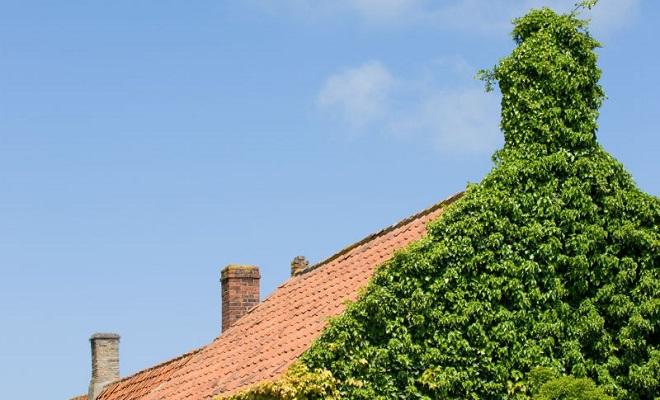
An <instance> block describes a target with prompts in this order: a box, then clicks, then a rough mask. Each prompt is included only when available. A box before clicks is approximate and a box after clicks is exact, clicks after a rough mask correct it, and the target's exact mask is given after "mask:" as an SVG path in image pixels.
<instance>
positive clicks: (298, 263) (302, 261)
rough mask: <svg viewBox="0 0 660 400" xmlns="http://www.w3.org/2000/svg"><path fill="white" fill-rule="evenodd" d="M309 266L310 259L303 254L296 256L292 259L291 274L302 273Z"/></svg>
mask: <svg viewBox="0 0 660 400" xmlns="http://www.w3.org/2000/svg"><path fill="white" fill-rule="evenodd" d="M307 267H309V261H307V259H306V258H305V257H303V256H296V257H295V258H294V259H293V261H291V276H296V275H299V274H301V273H302V272H303V271H304V270H305V269H306V268H307Z"/></svg>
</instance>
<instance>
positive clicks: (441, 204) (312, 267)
mask: <svg viewBox="0 0 660 400" xmlns="http://www.w3.org/2000/svg"><path fill="white" fill-rule="evenodd" d="M464 193H465V192H464V191H461V192H458V193H454V194H452V195H451V196H449V197H447V198H445V199H444V200H442V201H440V202H438V203H435V204H433V205H432V206H430V207H428V208H425V209H423V210H422V211H420V212H418V213H415V214H413V215H411V216H409V217H406V218H404V219H402V220H401V221H399V222H397V223H395V224H393V225H390V226H388V227H385V228H383V229H381V230H379V231H378V232H375V233H372V234H371V235H368V236H366V237H364V238H363V239H361V240H359V241H357V242H355V243H353V244H350V245H348V246H346V247H344V248H343V249H341V250H339V251H338V252H337V253H335V254H333V255H331V256H330V257H328V258H325V259H323V260H321V261H319V262H318V263H316V264H314V265H310V266H309V267H307V268H305V269H303V270H302V271H300V273H299V274H298V275H297V276H301V275H304V274H306V273H308V272H310V271H313V270H315V269H316V268H319V267H321V266H323V265H325V264H327V263H329V262H331V261H333V260H335V259H337V258H339V257H341V256H342V255H344V254H346V253H348V252H350V251H351V250H353V249H355V248H356V247H359V246H361V245H363V244H365V243H368V242H370V241H372V240H373V239H375V238H377V237H380V236H383V235H385V234H387V233H389V232H391V231H393V230H395V229H397V228H400V227H402V226H403V225H406V224H408V223H410V222H411V221H414V220H416V219H418V218H420V217H423V216H425V215H427V214H430V213H432V212H433V211H435V210H437V209H439V208H443V207H445V206H447V205H449V204H451V203H453V202H454V201H456V200H458V199H459V198H460V197H461V196H463V194H464Z"/></svg>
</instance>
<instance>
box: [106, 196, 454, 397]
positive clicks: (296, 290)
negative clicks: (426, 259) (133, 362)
mask: <svg viewBox="0 0 660 400" xmlns="http://www.w3.org/2000/svg"><path fill="white" fill-rule="evenodd" d="M460 196H461V194H460V193H459V194H456V195H454V196H452V197H450V198H448V199H447V200H444V201H443V202H441V203H438V204H436V205H434V206H432V207H430V208H428V209H426V210H424V211H422V212H420V213H418V214H415V215H414V216H412V217H410V218H407V219H405V220H403V221H401V222H399V223H398V224H396V225H393V226H390V227H388V228H386V229H383V230H382V231H380V232H378V233H375V234H373V235H370V236H368V237H366V238H365V239H363V240H361V241H359V242H357V243H355V244H353V245H351V246H349V247H346V248H345V249H343V250H341V251H340V252H338V253H336V254H335V255H333V256H331V257H330V258H328V259H326V260H324V261H322V262H320V263H318V264H316V265H313V266H311V267H308V268H307V269H305V270H304V271H303V273H301V274H299V275H296V276H293V277H291V278H290V279H289V280H288V281H286V282H285V283H284V284H282V285H281V286H279V287H278V288H277V290H275V292H274V293H273V294H271V295H270V296H269V297H268V298H266V300H264V301H263V302H262V303H260V304H259V305H258V306H256V307H254V308H253V309H252V310H250V312H248V313H247V314H246V315H245V316H243V317H242V318H241V319H239V320H238V321H236V323H235V324H234V325H232V326H231V328H229V329H228V330H227V331H225V332H223V333H222V335H220V336H219V337H218V338H216V339H215V340H214V341H213V342H211V343H210V344H208V345H206V346H204V347H202V348H200V349H198V350H195V351H192V352H190V353H187V354H184V355H182V356H180V357H178V358H175V359H173V360H170V361H167V362H165V363H163V364H160V365H157V366H155V367H152V368H149V369H146V370H144V371H141V372H138V373H136V374H134V375H132V376H130V377H127V378H124V379H122V380H120V381H118V382H115V383H113V384H111V385H110V386H108V387H107V388H106V389H105V390H104V391H103V393H102V394H101V396H99V398H98V400H138V399H139V400H184V399H185V400H202V399H210V398H212V397H214V396H216V395H220V394H222V395H227V394H231V393H235V392H236V391H238V390H241V389H245V388H247V387H248V386H251V385H253V384H255V383H258V382H261V381H264V380H270V379H274V378H276V377H278V376H279V375H281V374H283V373H284V372H285V371H286V370H287V368H288V367H289V366H290V365H291V364H292V363H293V362H294V361H295V360H296V359H297V358H298V357H299V356H300V355H301V354H302V353H303V352H304V351H305V350H307V349H308V348H309V346H310V345H311V343H312V341H313V340H314V339H316V338H317V337H318V336H319V335H320V333H321V331H323V329H324V327H325V325H326V323H327V320H328V318H329V317H332V316H336V315H338V314H340V313H341V312H342V311H343V310H344V307H345V302H346V300H355V299H356V297H357V293H358V290H359V289H360V288H361V287H363V286H365V285H366V283H367V282H368V280H369V278H370V277H371V276H372V275H373V273H374V271H375V268H376V267H377V266H379V265H381V264H383V263H384V262H385V261H387V260H388V259H389V258H391V257H392V255H393V254H394V252H395V251H396V250H398V249H401V248H403V247H404V246H406V245H408V244H410V243H411V242H414V241H416V240H419V239H421V238H422V237H423V236H424V234H425V233H426V225H427V224H428V222H429V221H431V220H433V219H435V218H437V217H438V216H439V215H440V214H441V213H442V211H443V209H444V207H445V206H446V205H448V204H450V203H452V202H453V201H454V200H456V199H457V198H459V197H460Z"/></svg>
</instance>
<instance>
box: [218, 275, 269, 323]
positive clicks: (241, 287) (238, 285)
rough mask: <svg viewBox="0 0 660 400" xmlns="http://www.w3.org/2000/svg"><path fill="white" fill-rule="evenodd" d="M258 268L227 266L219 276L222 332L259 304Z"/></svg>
mask: <svg viewBox="0 0 660 400" xmlns="http://www.w3.org/2000/svg"><path fill="white" fill-rule="evenodd" d="M260 277H261V276H260V275H259V268H258V267H255V266H252V265H228V266H226V267H225V268H224V269H223V270H222V273H221V275H220V283H221V286H222V331H223V332H224V331H226V330H227V329H229V328H230V327H231V326H232V325H233V324H234V322H236V321H237V320H238V319H239V318H241V317H242V316H243V315H245V314H246V313H247V312H248V311H249V310H250V309H251V308H252V307H254V306H256V305H257V304H259V279H260Z"/></svg>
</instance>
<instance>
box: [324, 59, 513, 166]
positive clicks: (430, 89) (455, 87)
mask: <svg viewBox="0 0 660 400" xmlns="http://www.w3.org/2000/svg"><path fill="white" fill-rule="evenodd" d="M473 72H474V69H473V68H471V67H468V64H467V63H466V62H465V60H463V59H462V58H460V57H454V58H445V59H440V60H434V61H433V62H431V63H429V66H428V67H427V68H425V69H424V70H423V71H422V73H420V74H419V75H420V77H415V78H412V79H405V78H399V77H395V76H394V75H393V74H392V73H391V72H390V71H389V70H388V69H387V68H386V67H385V66H384V65H383V64H381V63H379V62H369V63H366V64H364V65H361V66H358V67H356V68H352V69H348V70H345V71H342V72H340V73H338V74H336V75H333V76H331V77H330V78H328V79H327V80H326V82H325V84H324V85H323V87H322V89H321V91H320V94H319V97H318V104H319V106H320V108H321V109H322V110H323V111H327V112H330V113H331V114H332V115H333V116H335V117H338V118H339V119H340V120H341V121H342V122H343V123H345V124H347V125H348V126H349V127H350V128H351V129H352V130H353V131H357V132H361V133H364V134H369V133H372V134H375V133H378V134H383V133H384V134H388V135H389V136H391V137H395V138H398V139H399V140H417V141H421V142H425V143H428V144H429V145H432V146H435V147H437V148H438V149H439V150H440V151H442V152H444V153H463V154H464V153H488V152H492V151H493V150H494V149H495V148H496V146H497V144H498V143H499V142H500V141H501V136H502V135H501V134H500V132H499V101H498V100H499V99H498V96H496V95H494V94H492V93H485V92H484V90H483V86H482V85H481V84H480V83H479V82H475V81H474V80H473V79H472V76H471V75H472V74H473ZM440 77H442V80H441V79H440ZM446 82H452V83H451V84H447V83H446Z"/></svg>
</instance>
